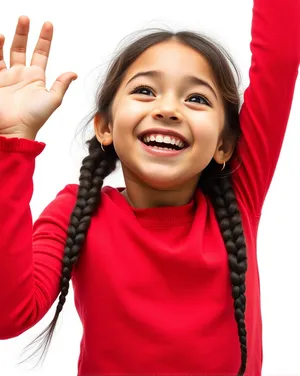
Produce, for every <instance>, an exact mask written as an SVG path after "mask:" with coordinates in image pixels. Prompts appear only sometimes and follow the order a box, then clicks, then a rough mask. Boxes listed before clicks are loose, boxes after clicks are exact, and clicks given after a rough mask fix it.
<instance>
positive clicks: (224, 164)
mask: <svg viewBox="0 0 300 376" xmlns="http://www.w3.org/2000/svg"><path fill="white" fill-rule="evenodd" d="M225 166H226V162H224V163H223V167H222V169H221V171H223V170H224V168H225Z"/></svg>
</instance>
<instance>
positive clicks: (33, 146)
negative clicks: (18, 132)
mask: <svg viewBox="0 0 300 376" xmlns="http://www.w3.org/2000/svg"><path fill="white" fill-rule="evenodd" d="M45 146H46V144H45V143H44V142H38V141H33V140H27V139H25V138H17V137H16V138H6V137H2V136H0V150H2V151H9V152H19V153H31V154H34V155H35V156H38V155H39V154H40V153H41V152H42V151H43V150H44V148H45Z"/></svg>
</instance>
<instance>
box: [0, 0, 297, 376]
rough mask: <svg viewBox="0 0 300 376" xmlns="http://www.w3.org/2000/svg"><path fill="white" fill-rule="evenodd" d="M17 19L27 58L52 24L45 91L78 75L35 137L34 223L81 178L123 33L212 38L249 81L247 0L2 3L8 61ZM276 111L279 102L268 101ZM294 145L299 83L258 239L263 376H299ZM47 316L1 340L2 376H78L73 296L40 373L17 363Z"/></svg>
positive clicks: (118, 181) (114, 181)
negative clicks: (88, 126)
mask: <svg viewBox="0 0 300 376" xmlns="http://www.w3.org/2000/svg"><path fill="white" fill-rule="evenodd" d="M23 14H24V15H27V16H29V17H30V19H31V33H30V40H29V52H30V54H29V56H28V58H31V53H32V50H33V48H34V45H35V43H36V39H37V37H38V34H39V32H40V28H41V26H42V24H43V22H45V21H51V22H52V23H53V24H54V29H55V34H54V42H53V45H52V51H51V57H50V61H49V66H48V70H47V83H48V85H47V86H48V88H50V86H51V85H52V83H53V82H54V80H55V79H56V77H57V76H58V75H60V74H61V73H63V72H66V71H75V72H76V73H77V74H78V76H79V78H78V80H77V81H75V82H74V83H72V84H71V87H70V89H69V91H68V93H67V94H66V97H65V99H64V101H63V104H62V106H61V107H60V108H59V109H58V110H57V111H56V112H55V113H54V114H53V116H52V117H51V119H50V120H49V121H48V122H47V124H46V125H45V126H44V128H43V129H42V130H41V131H40V133H39V135H38V140H39V141H44V142H46V144H47V146H46V149H45V150H44V152H43V153H42V155H41V156H39V157H38V159H37V165H36V171H35V176H34V183H35V193H34V196H33V199H32V202H31V208H32V212H33V218H34V219H36V218H37V216H38V215H39V214H40V212H41V211H42V210H43V208H44V207H45V206H46V205H47V204H48V203H49V202H50V201H51V200H53V199H54V197H55V195H56V194H57V192H58V191H59V190H61V189H62V188H63V187H64V186H65V185H66V184H68V183H77V182H78V180H77V178H78V176H79V168H80V165H81V159H82V158H83V156H84V155H85V154H86V150H85V149H84V147H83V142H82V140H81V135H79V136H78V137H77V139H74V137H75V135H76V132H77V131H78V130H80V127H81V126H82V125H83V122H82V120H83V119H84V118H85V116H86V115H88V114H89V112H90V111H92V110H93V106H94V96H95V91H96V89H97V85H98V82H99V77H101V73H102V72H103V69H104V68H105V67H106V64H107V62H108V61H109V60H110V58H111V57H112V54H113V52H114V50H115V48H116V46H117V44H118V43H119V42H120V41H121V40H122V39H123V38H124V37H125V36H126V35H128V34H129V33H131V32H135V31H138V30H140V29H144V28H149V27H168V28H171V29H174V30H178V29H185V28H187V29H194V30H197V31H202V32H205V33H206V34H208V35H210V36H213V37H216V38H217V39H218V40H219V41H220V42H221V43H222V44H223V45H224V46H225V47H226V48H227V49H228V50H229V51H230V52H231V54H232V55H233V57H234V59H235V61H236V62H237V64H238V66H239V67H240V70H241V73H242V78H243V80H242V86H241V90H244V89H245V87H246V86H247V84H248V69H249V67H250V50H249V42H250V26H251V18H252V0H227V1H224V0H207V1H204V0H196V1H192V0H190V1H180V2H179V1H178V2H176V1H175V0H163V1H162V0H160V1H157V0H152V1H126V2H124V1H118V0H112V1H89V0H85V1H80V2H79V1H74V0H73V1H69V0H68V1H67V0H63V1H57V2H56V1H55V2H53V1H50V0H49V1H33V0H25V1H24V0H23V1H17V0H10V1H5V2H4V1H3V0H2V2H1V11H0V33H2V34H4V35H5V36H6V45H5V47H6V48H5V51H6V57H7V62H8V57H9V48H10V44H11V41H12V37H13V34H14V30H15V26H16V21H17V18H18V17H19V16H20V15H23ZM270 16H271V15H270ZM276 105H280V103H274V106H276ZM299 143H300V86H299V80H298V82H297V86H296V92H295V97H294V103H293V108H292V112H291V116H290V120H289V125H288V131H287V134H286V138H285V141H284V145H283V150H282V153H281V157H280V161H279V164H278V167H277V170H276V173H275V177H274V179H273V183H272V185H271V188H270V190H269V194H268V196H267V199H266V202H265V206H264V210H263V215H262V220H261V225H260V230H259V238H258V256H259V267H260V277H261V290H262V313H263V324H264V332H263V342H264V366H263V375H265V376H273V375H274V376H275V375H278V376H279V375H282V376H292V375H293V376H296V375H300V361H299V354H300V343H299V338H300V294H299V286H300V273H299V268H300V245H299V226H300V218H299V213H300V200H299V197H300V193H299V182H300V158H299ZM122 182H123V180H122V177H121V174H120V172H118V173H117V174H116V175H113V176H112V177H110V178H109V179H108V180H107V181H106V184H109V185H112V186H120V185H122ZM2 251H4V250H2ZM0 309H1V307H0ZM53 313H54V307H53V308H52V309H51V310H50V312H49V313H48V314H47V315H46V317H45V318H44V319H43V320H42V321H41V322H40V323H38V324H37V325H36V326H35V327H34V328H32V329H31V330H29V331H28V332H26V333H24V334H23V335H21V336H20V337H19V338H16V339H12V340H8V341H0V375H1V376H2V375H3V376H25V375H39V376H50V375H51V376H53V375H58V376H61V375H64V376H75V375H76V370H77V360H78V355H79V342H80V338H81V332H82V329H81V324H80V322H79V319H78V317H77V313H76V311H75V309H74V303H73V296H72V292H71V293H70V295H69V296H68V299H67V303H66V305H65V307H64V310H63V314H62V315H61V316H62V317H61V318H60V321H59V325H58V326H57V330H56V333H55V336H54V339H53V342H52V345H51V348H50V351H49V354H48V357H47V359H46V361H45V363H44V365H43V367H42V368H37V369H35V370H30V368H31V367H32V365H33V363H30V362H29V363H26V364H24V365H22V366H18V365H17V363H18V362H19V361H20V354H21V351H22V349H23V348H24V346H25V345H27V344H28V343H29V342H30V341H31V340H32V339H33V338H34V337H35V336H36V335H37V334H39V333H40V332H41V331H42V329H43V328H45V326H46V325H47V324H48V323H49V322H50V320H51V318H52V317H53ZM253 376H256V375H253Z"/></svg>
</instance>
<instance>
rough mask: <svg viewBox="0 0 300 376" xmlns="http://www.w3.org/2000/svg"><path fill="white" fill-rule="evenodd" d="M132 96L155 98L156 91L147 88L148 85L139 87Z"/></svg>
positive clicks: (133, 91)
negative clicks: (139, 95) (150, 96)
mask: <svg viewBox="0 0 300 376" xmlns="http://www.w3.org/2000/svg"><path fill="white" fill-rule="evenodd" d="M130 94H142V95H147V96H149V95H153V96H154V91H153V89H152V88H151V87H149V86H146V85H139V86H136V87H135V88H134V89H133V90H132V91H131V93H130Z"/></svg>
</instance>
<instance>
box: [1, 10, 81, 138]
mask: <svg viewBox="0 0 300 376" xmlns="http://www.w3.org/2000/svg"><path fill="white" fill-rule="evenodd" d="M29 23H30V20H29V18H28V17H26V16H21V17H20V18H19V20H18V24H17V27H16V33H15V36H14V39H13V42H12V45H11V49H10V68H7V66H6V64H5V61H4V58H3V45H4V36H3V35H0V135H4V136H5V135H13V134H15V135H16V137H17V136H19V137H21V136H22V135H24V134H26V135H31V136H32V137H35V135H36V134H37V132H38V130H39V129H40V128H41V127H42V126H43V125H44V124H45V122H46V121H47V119H48V118H49V117H50V116H51V114H52V113H53V112H54V111H55V110H56V109H57V108H58V107H59V106H60V104H61V103H62V100H63V97H64V95H65V93H66V91H67V89H68V87H69V85H70V83H71V82H72V80H74V79H76V78H77V75H76V73H73V72H68V73H64V74H62V75H60V76H59V77H58V78H57V79H56V81H55V82H54V84H53V85H52V87H51V89H50V90H47V88H46V82H45V81H46V78H45V70H46V67H47V62H48V58H49V52H50V47H51V42H52V37H53V25H52V24H51V23H50V22H46V23H45V24H44V25H43V27H42V29H41V33H40V36H39V39H38V42H37V44H36V47H35V50H34V52H33V55H32V59H31V63H30V66H26V47H27V40H28V33H29Z"/></svg>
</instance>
